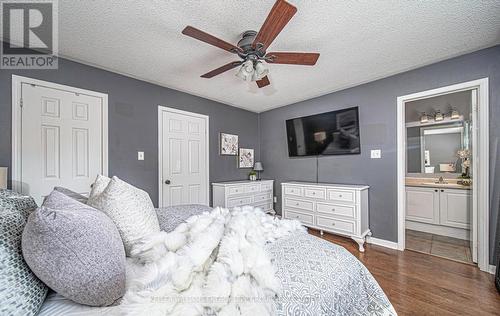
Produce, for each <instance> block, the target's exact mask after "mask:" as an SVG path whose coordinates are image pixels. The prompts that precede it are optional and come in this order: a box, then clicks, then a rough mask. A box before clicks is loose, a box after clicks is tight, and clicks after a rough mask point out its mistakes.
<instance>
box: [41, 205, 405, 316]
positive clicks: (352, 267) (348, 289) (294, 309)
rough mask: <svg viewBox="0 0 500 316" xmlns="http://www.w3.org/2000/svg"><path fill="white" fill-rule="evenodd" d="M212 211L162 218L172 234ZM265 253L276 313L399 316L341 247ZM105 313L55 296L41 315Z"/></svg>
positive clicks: (289, 240)
mask: <svg viewBox="0 0 500 316" xmlns="http://www.w3.org/2000/svg"><path fill="white" fill-rule="evenodd" d="M208 210H210V208H207V207H206V206H199V205H185V206H178V207H169V208H163V209H158V210H157V214H158V218H159V219H160V226H161V228H162V229H163V230H165V231H171V230H173V229H175V227H176V226H177V225H179V224H181V223H183V222H185V221H186V219H188V218H189V217H191V216H193V215H197V214H200V213H202V212H205V211H208ZM265 251H266V253H267V255H268V256H269V258H270V260H271V262H272V264H273V265H274V267H275V269H276V277H277V278H278V279H279V282H280V283H281V288H282V291H281V294H280V295H279V296H278V297H277V298H275V299H274V302H273V304H274V308H275V314H276V315H396V312H395V311H394V308H393V307H392V305H391V303H390V302H389V300H388V299H387V297H386V295H385V294H384V292H383V291H382V289H381V288H380V286H379V285H378V283H377V282H376V280H375V279H374V278H373V276H372V275H371V274H370V272H369V271H368V270H367V269H366V268H365V267H364V265H363V264H362V263H361V262H359V261H358V260H357V259H356V258H355V257H354V256H352V255H351V254H350V253H349V252H348V251H347V250H345V249H344V248H343V247H341V246H338V245H335V244H332V243H330V242H327V241H325V240H322V239H320V238H318V237H315V236H312V235H309V234H308V233H307V232H305V231H300V232H296V233H294V234H292V235H290V236H287V237H284V238H281V239H278V240H277V241H275V242H273V243H269V244H267V245H266V247H265ZM127 264H129V262H127ZM111 311H112V310H111ZM104 314H106V315H109V314H110V309H109V308H98V307H97V308H96V307H89V306H84V305H80V304H77V303H74V302H72V301H70V300H68V299H65V298H64V297H62V296H61V295H59V294H57V293H54V292H52V293H50V294H49V295H48V297H47V299H46V301H45V302H44V304H43V306H42V308H41V310H40V313H39V315H41V316H47V315H51V316H52V315H104Z"/></svg>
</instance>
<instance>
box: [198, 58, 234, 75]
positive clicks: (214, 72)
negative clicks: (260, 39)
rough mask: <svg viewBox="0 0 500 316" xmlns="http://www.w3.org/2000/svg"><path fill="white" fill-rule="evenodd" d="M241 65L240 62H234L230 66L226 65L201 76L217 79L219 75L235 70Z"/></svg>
mask: <svg viewBox="0 0 500 316" xmlns="http://www.w3.org/2000/svg"><path fill="white" fill-rule="evenodd" d="M239 65H241V62H240V61H233V62H230V63H229V64H225V65H224V66H222V67H219V68H217V69H214V70H212V71H210V72H207V73H206V74H204V75H201V77H202V78H212V77H215V76H217V75H220V74H221V73H223V72H226V71H228V70H231V69H233V68H234V67H238V66H239Z"/></svg>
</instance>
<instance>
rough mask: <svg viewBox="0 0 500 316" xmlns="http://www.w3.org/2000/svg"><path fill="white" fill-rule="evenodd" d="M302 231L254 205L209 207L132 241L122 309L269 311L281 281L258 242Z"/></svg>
mask: <svg viewBox="0 0 500 316" xmlns="http://www.w3.org/2000/svg"><path fill="white" fill-rule="evenodd" d="M297 230H304V228H303V227H302V226H301V225H300V223H299V222H298V221H291V220H279V219H275V218H273V217H272V216H269V215H266V214H264V213H263V212H262V211H261V210H260V209H258V208H253V207H249V206H248V207H243V208H234V209H233V210H232V211H229V210H227V209H223V208H215V209H214V210H212V211H211V212H205V213H203V214H200V215H195V216H192V217H190V218H189V219H188V220H187V222H186V223H183V224H181V225H179V226H178V227H177V228H176V229H175V230H174V231H172V232H170V233H166V232H160V233H156V234H153V235H150V236H148V237H147V238H145V239H143V240H141V241H140V242H139V243H137V244H136V245H135V246H134V247H133V248H132V251H131V254H132V260H134V262H135V264H133V265H129V266H130V267H129V271H127V274H128V275H127V280H128V281H127V292H126V294H125V296H124V297H123V299H122V302H121V303H120V305H119V306H118V307H119V309H120V312H121V313H128V314H138V313H140V314H143V315H251V316H255V315H272V314H274V298H275V297H276V295H279V293H280V283H279V280H278V279H277V278H276V276H275V271H274V268H273V265H272V263H271V261H270V260H269V258H268V256H267V254H266V252H265V248H264V246H265V244H266V243H269V242H273V241H274V240H276V239H278V238H281V237H283V236H286V235H288V234H290V233H291V232H293V231H297Z"/></svg>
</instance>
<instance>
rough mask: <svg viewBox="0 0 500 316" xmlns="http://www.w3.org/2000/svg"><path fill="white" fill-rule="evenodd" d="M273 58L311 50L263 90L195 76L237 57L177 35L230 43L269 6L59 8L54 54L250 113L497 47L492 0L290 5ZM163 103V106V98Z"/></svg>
mask: <svg viewBox="0 0 500 316" xmlns="http://www.w3.org/2000/svg"><path fill="white" fill-rule="evenodd" d="M290 2H291V3H293V4H294V5H295V6H297V8H298V12H297V14H296V15H295V16H294V17H293V18H292V20H291V22H290V23H289V24H288V25H287V26H286V27H285V29H284V30H283V32H282V33H281V34H280V35H279V36H278V37H277V38H276V40H275V41H274V42H273V44H272V45H271V47H270V50H272V51H313V52H320V53H321V56H320V58H319V60H318V63H317V64H316V66H314V67H310V66H294V65H276V64H275V65H269V68H270V71H271V74H270V75H269V78H270V81H271V85H270V86H267V87H265V88H263V89H258V88H257V86H256V85H255V83H248V82H244V81H241V80H240V79H238V78H236V77H235V73H236V69H234V70H232V71H228V72H227V73H224V74H222V75H219V76H217V77H214V78H212V79H204V78H200V75H201V74H203V73H206V72H207V71H210V70H212V69H214V68H217V67H219V66H221V65H223V64H226V63H228V62H230V61H232V60H236V59H235V56H234V55H232V54H230V53H228V52H226V51H224V50H221V49H218V48H216V47H213V46H210V45H208V44H205V43H202V42H199V41H197V40H195V39H192V38H190V37H186V36H184V35H182V34H181V30H182V29H183V28H184V27H185V26H186V25H192V26H194V27H196V28H199V29H202V30H204V31H206V32H208V33H210V34H213V35H215V36H218V37H220V38H222V39H224V40H226V41H228V42H231V43H234V44H236V42H237V41H238V40H239V37H240V35H241V33H242V32H243V31H245V30H247V29H254V30H257V31H258V29H259V28H260V26H261V24H262V22H263V21H264V19H265V18H266V16H267V13H268V12H269V10H270V9H271V7H272V5H273V3H274V1H273V0H265V1H264V0H247V1H239V0H224V1H215V0H211V1H199V0H188V1H181V0H178V1H173V0H171V1H160V0H156V1H153V0H148V1H124V0H93V1H59V47H60V48H59V51H60V54H61V55H62V56H63V57H68V58H70V59H74V60H78V61H81V62H84V63H87V64H91V65H95V66H97V67H101V68H105V69H108V70H111V71H115V72H118V73H122V74H126V75H129V76H132V77H135V78H139V79H142V80H146V81H149V82H153V83H156V84H159V85H162V86H166V87H170V88H173V89H177V90H181V91H185V92H188V93H191V94H194V95H198V96H202V97H205V98H208V99H212V100H216V101H220V102H223V103H226V104H229V105H233V106H237V107H241V108H245V109H248V110H251V111H255V112H261V111H266V110H268V109H271V108H275V107H279V106H283V105H287V104H291V103H295V102H298V101H302V100H305V99H309V98H312V97H315V96H319V95H323V94H327V93H330V92H333V91H337V90H340V89H343V88H346V87H350V86H354V85H358V84H361V83H365V82H368V81H372V80H375V79H379V78H383V77H386V76H389V75H392V74H395V73H399V72H402V71H406V70H409V69H414V68H417V67H420V66H423V65H426V64H430V63H433V62H436V61H439V60H443V59H447V58H450V57H454V56H458V55H461V54H464V53H467V52H471V51H475V50H478V49H481V48H485V47H489V46H493V45H496V44H498V43H500V32H499V30H500V1H498V0H491V1H488V0H484V1H472V0H471V1H469V0H463V1H404V0H392V1H391V0H377V1H373V0H367V1H326V0H322V1H316V0H304V1H299V0H291V1H290ZM165 103H166V104H167V103H168V100H165Z"/></svg>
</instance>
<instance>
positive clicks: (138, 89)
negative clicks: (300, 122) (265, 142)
mask: <svg viewBox="0 0 500 316" xmlns="http://www.w3.org/2000/svg"><path fill="white" fill-rule="evenodd" d="M12 74H16V75H21V76H26V77H31V78H36V79H41V80H46V81H51V82H55V83H60V84H65V85H69V86H74V87H78V88H83V89H89V90H93V91H98V92H103V93H107V94H108V96H109V100H108V102H109V105H108V106H109V108H108V111H109V174H111V175H117V176H118V177H121V178H123V179H124V180H126V181H129V182H131V183H132V184H134V185H136V186H138V187H140V188H143V189H144V190H146V191H147V192H148V193H149V194H150V195H151V198H152V199H153V202H154V203H155V204H157V202H158V171H157V170H158V105H164V106H168V107H173V108H177V109H182V110H186V111H191V112H196V113H201V114H206V115H208V116H210V147H209V148H210V181H211V182H213V181H225V180H235V179H244V178H246V177H247V175H248V171H249V170H248V169H238V168H237V161H236V157H234V156H219V155H218V147H219V141H218V135H219V133H220V132H227V133H231V134H238V135H239V142H240V144H241V146H244V147H246V148H255V154H256V157H259V147H258V136H257V135H258V114H256V113H252V112H249V111H245V110H241V109H237V108H235V107H231V106H227V105H224V104H221V103H217V102H214V101H210V100H207V99H204V98H199V97H196V96H193V95H190V94H187V93H183V92H179V91H176V90H172V89H168V88H164V87H160V86H157V85H154V84H149V83H146V82H144V81H140V80H135V79H132V78H129V77H125V76H122V75H118V74H115V73H112V72H108V71H105V70H101V69H98V68H94V67H90V66H86V65H82V64H79V63H76V62H72V61H68V60H64V59H61V60H59V69H58V70H39V71H34V70H31V71H7V70H3V69H2V70H0V96H1V97H0V113H1V114H0V166H7V167H9V179H10V170H11V168H10V167H11V112H12V111H11V75H12ZM137 151H144V155H145V160H144V161H138V160H137Z"/></svg>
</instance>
